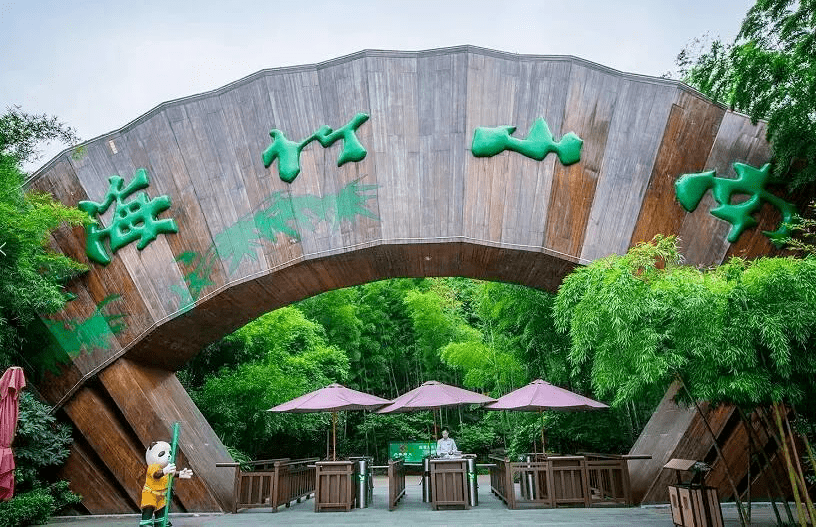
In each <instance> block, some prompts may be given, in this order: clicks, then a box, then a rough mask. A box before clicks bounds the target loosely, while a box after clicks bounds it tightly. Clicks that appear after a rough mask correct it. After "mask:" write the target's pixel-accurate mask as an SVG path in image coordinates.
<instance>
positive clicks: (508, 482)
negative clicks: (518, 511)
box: [488, 456, 516, 509]
mask: <svg viewBox="0 0 816 527" xmlns="http://www.w3.org/2000/svg"><path fill="white" fill-rule="evenodd" d="M488 459H489V460H490V462H491V464H492V466H491V467H490V491H491V492H492V493H493V494H495V495H496V496H497V497H498V498H499V499H500V500H502V501H503V502H504V503H505V504H506V505H507V506H508V507H509V508H511V509H515V508H516V490H515V485H514V484H513V474H512V472H511V471H510V460H509V459H507V458H506V457H499V456H488Z"/></svg>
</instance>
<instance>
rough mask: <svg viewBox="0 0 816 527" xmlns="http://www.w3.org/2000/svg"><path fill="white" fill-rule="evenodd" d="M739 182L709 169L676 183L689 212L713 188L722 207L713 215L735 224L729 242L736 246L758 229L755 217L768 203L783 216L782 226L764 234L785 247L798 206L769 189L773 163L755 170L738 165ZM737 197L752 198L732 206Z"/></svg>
mask: <svg viewBox="0 0 816 527" xmlns="http://www.w3.org/2000/svg"><path fill="white" fill-rule="evenodd" d="M733 166H734V171H735V172H736V173H737V176H738V177H737V178H736V179H731V178H723V177H716V171H714V170H709V171H707V172H700V173H696V174H683V175H682V176H680V177H679V178H678V179H677V181H675V182H674V188H675V193H676V195H677V200H678V201H679V202H680V204H681V205H682V206H683V208H684V209H686V211H688V212H693V211H694V210H695V209H696V208H697V205H699V203H700V200H701V199H703V195H704V194H705V193H706V192H707V191H708V190H709V189H711V192H712V195H713V196H714V200H715V201H716V202H717V203H718V206H717V207H715V208H713V209H711V214H712V215H713V216H716V217H717V218H720V219H721V220H725V221H727V222H728V223H730V224H731V231H730V232H729V233H728V241H729V242H731V243H734V242H736V241H737V239H739V237H740V235H741V234H742V232H743V231H744V230H745V229H748V228H751V227H755V226H756V225H757V221H756V220H755V219H754V218H753V216H751V215H752V214H753V213H755V212H759V210H760V208H761V207H762V202H763V201H765V202H768V203H770V204H771V205H773V206H774V207H776V208H777V209H779V212H780V213H781V215H782V221H781V222H780V226H779V228H778V229H776V230H775V231H762V233H763V234H764V235H765V236H767V237H768V238H770V240H771V242H772V243H773V244H774V245H775V246H776V247H777V248H781V247H782V245H784V240H785V239H786V238H788V237H789V236H790V229H789V228H788V227H786V224H791V223H794V222H795V219H796V207H794V206H793V205H792V204H791V203H788V202H787V201H785V200H783V199H782V198H779V197H777V196H774V195H773V194H771V193H770V192H768V191H767V190H765V186H766V185H767V184H768V179H769V174H770V168H771V165H770V164H766V165H764V166H763V167H762V168H759V169H757V168H754V167H752V166H750V165H746V164H743V163H734V165H733ZM735 194H737V195H739V194H743V195H747V196H749V199H748V200H746V201H743V202H742V203H738V204H733V205H732V204H731V199H732V197H733V196H734V195H735Z"/></svg>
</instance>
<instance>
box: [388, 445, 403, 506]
mask: <svg viewBox="0 0 816 527" xmlns="http://www.w3.org/2000/svg"><path fill="white" fill-rule="evenodd" d="M403 496H405V459H403V458H399V459H391V460H389V461H388V510H389V511H392V510H394V509H396V508H397V502H399V500H401V499H402V497H403Z"/></svg>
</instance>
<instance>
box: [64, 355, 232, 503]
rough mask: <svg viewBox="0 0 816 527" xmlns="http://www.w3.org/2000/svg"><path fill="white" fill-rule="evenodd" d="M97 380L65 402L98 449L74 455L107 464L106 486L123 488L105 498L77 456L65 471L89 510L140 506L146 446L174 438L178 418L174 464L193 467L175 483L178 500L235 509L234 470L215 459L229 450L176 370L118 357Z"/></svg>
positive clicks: (88, 440) (78, 426) (93, 447)
mask: <svg viewBox="0 0 816 527" xmlns="http://www.w3.org/2000/svg"><path fill="white" fill-rule="evenodd" d="M99 381H101V384H99V383H94V382H92V383H88V384H86V385H85V386H84V387H82V388H81V389H80V390H79V391H77V393H76V394H74V396H73V397H72V399H71V400H70V401H69V402H68V403H67V404H66V405H65V406H64V407H63V408H64V410H65V413H66V414H67V415H68V417H69V418H70V419H71V421H73V423H74V426H75V427H76V429H77V433H79V434H80V435H81V436H83V438H84V440H85V442H86V443H87V447H88V449H89V450H90V451H92V452H93V454H92V453H91V452H78V451H76V452H74V454H72V455H75V456H84V457H85V458H86V459H90V458H94V460H96V459H98V463H99V464H101V465H102V466H104V467H106V470H103V471H100V474H104V477H105V478H112V479H113V481H112V482H110V484H109V485H107V486H106V488H108V489H109V490H112V489H115V488H117V486H118V488H120V489H123V492H124V494H125V495H124V496H120V497H116V498H105V497H103V496H101V495H100V493H99V492H95V491H93V489H91V488H90V486H91V484H90V483H88V482H87V479H88V478H87V468H83V467H81V464H82V463H81V461H82V458H81V457H77V458H76V460H75V461H74V462H69V463H68V464H67V465H66V467H65V469H63V475H64V477H66V478H67V479H68V480H69V481H70V482H71V486H72V488H73V489H74V490H75V491H76V492H79V493H80V494H82V495H83V496H84V498H85V499H84V500H83V504H84V505H85V507H86V508H88V510H89V511H91V512H94V513H123V512H133V510H134V508H135V509H136V510H138V508H139V503H140V501H141V490H142V487H143V486H144V480H145V471H146V469H147V467H146V465H145V460H144V454H145V450H146V449H147V447H148V445H149V444H150V443H151V442H152V441H157V440H164V441H169V440H170V437H171V427H172V424H173V423H174V422H176V421H178V422H180V423H181V437H180V441H179V458H178V462H177V465H178V466H179V467H182V468H183V467H190V468H191V469H193V473H194V476H193V477H192V478H191V479H186V480H180V481H179V482H178V485H176V486H175V488H174V491H175V493H174V499H175V501H177V505H178V506H179V507H180V508H181V510H186V511H196V512H207V511H215V512H217V511H231V510H233V507H234V499H235V498H234V475H233V474H232V473H231V472H230V471H229V470H224V469H218V468H216V467H215V464H216V463H219V462H231V461H232V458H231V457H230V456H229V454H228V453H227V451H226V449H225V448H224V446H223V445H222V444H221V441H220V440H219V439H218V437H217V436H216V435H215V432H213V430H212V428H211V427H210V426H209V424H208V423H207V421H206V420H205V419H204V417H203V416H202V415H201V412H199V411H198V408H196V406H195V404H193V402H192V400H190V397H189V396H188V395H187V392H186V391H185V390H184V387H183V386H181V383H179V381H178V379H176V376H175V375H174V374H173V373H172V372H170V371H167V370H161V369H155V368H148V367H145V366H142V365H139V364H136V363H134V362H131V361H128V360H126V359H119V360H117V361H116V362H114V363H113V364H111V365H110V366H109V367H108V368H106V369H105V370H103V371H102V372H100V374H99ZM75 450H76V448H75Z"/></svg>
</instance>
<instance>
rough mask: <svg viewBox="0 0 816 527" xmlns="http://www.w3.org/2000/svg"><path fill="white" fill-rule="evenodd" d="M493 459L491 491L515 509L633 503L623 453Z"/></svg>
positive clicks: (497, 457)
mask: <svg viewBox="0 0 816 527" xmlns="http://www.w3.org/2000/svg"><path fill="white" fill-rule="evenodd" d="M489 459H490V461H491V463H493V464H494V465H495V466H491V467H490V487H491V491H492V492H493V494H495V495H496V496H497V497H499V499H501V500H502V501H504V502H505V503H506V504H507V506H508V507H509V508H511V509H516V508H520V507H557V506H559V505H583V506H584V507H590V506H592V505H597V504H601V503H604V504H607V503H618V504H622V505H631V504H632V492H631V487H630V485H629V470H628V467H627V465H626V459H625V458H624V457H623V456H606V455H600V454H593V455H589V456H536V457H532V458H531V461H521V462H511V461H510V460H509V459H507V458H502V457H499V456H490V458H489ZM516 485H518V490H517V488H516Z"/></svg>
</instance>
